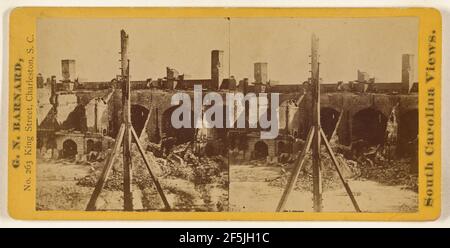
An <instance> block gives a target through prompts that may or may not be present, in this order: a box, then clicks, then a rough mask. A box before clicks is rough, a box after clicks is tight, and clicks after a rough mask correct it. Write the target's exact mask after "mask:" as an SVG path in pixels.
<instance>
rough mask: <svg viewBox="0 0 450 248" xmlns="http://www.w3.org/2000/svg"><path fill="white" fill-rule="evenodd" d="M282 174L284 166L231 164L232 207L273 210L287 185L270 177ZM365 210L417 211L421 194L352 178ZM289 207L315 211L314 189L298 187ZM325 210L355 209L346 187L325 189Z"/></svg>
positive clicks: (235, 209) (293, 193) (345, 210)
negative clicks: (279, 183)
mask: <svg viewBox="0 0 450 248" xmlns="http://www.w3.org/2000/svg"><path fill="white" fill-rule="evenodd" d="M279 175H280V167H275V166H253V165H231V166H230V193H229V194H230V211H244V212H273V211H274V210H275V209H276V206H277V204H278V201H279V200H280V197H281V194H282V191H283V188H281V187H276V186H271V185H269V182H266V181H265V179H266V178H269V179H270V178H276V177H278V176H279ZM348 183H349V185H350V187H351V189H352V191H353V193H354V195H355V197H356V200H357V202H358V204H359V206H360V208H361V210H362V211H363V212H414V211H417V206H418V196H417V193H416V192H414V191H411V190H405V189H403V187H402V186H387V185H382V184H379V183H377V182H373V181H367V180H362V179H360V180H352V181H349V182H348ZM285 210H287V211H304V212H311V211H313V209H312V193H311V192H308V191H300V190H295V191H293V192H292V193H291V195H290V197H289V200H288V202H287V204H286V208H285ZM323 210H324V211H326V212H353V211H354V208H353V205H352V203H351V201H350V199H349V198H348V196H347V194H346V192H345V189H344V188H343V187H337V188H336V189H333V190H330V191H324V192H323Z"/></svg>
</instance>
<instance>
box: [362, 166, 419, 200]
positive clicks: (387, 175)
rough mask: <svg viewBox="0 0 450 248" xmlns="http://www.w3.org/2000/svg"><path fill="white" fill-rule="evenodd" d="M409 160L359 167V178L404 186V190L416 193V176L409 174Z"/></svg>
mask: <svg viewBox="0 0 450 248" xmlns="http://www.w3.org/2000/svg"><path fill="white" fill-rule="evenodd" d="M410 168H411V163H410V161H409V160H405V159H403V160H397V161H391V162H388V161H385V162H378V163H375V164H374V165H373V166H361V177H362V178H365V179H368V180H373V181H377V182H379V183H382V184H386V185H404V186H405V187H404V188H405V189H409V190H412V191H415V192H418V175H417V174H415V173H410Z"/></svg>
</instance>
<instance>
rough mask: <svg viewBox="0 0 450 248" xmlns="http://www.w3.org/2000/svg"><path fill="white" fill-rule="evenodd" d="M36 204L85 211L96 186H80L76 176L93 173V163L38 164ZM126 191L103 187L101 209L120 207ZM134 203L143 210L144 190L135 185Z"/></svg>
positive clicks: (59, 162)
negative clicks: (108, 189)
mask: <svg viewBox="0 0 450 248" xmlns="http://www.w3.org/2000/svg"><path fill="white" fill-rule="evenodd" d="M37 169H38V172H37V193H36V205H37V209H39V210H84V209H85V208H86V206H87V203H88V201H89V198H90V196H91V194H92V191H93V188H88V187H81V186H78V185H76V183H77V182H76V180H75V179H76V178H81V177H84V176H86V175H88V174H89V173H90V170H91V166H89V165H86V164H74V163H73V162H71V161H64V160H60V161H46V162H43V161H39V162H38V166H37ZM122 194H123V193H122V192H120V191H107V190H103V191H102V193H101V194H100V196H99V198H98V200H97V208H98V209H108V210H116V209H117V210H120V209H122V207H123V198H122ZM133 194H134V198H133V204H134V206H135V207H136V209H142V202H141V192H140V190H139V189H138V188H137V187H134V188H133Z"/></svg>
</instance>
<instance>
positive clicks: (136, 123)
mask: <svg viewBox="0 0 450 248" xmlns="http://www.w3.org/2000/svg"><path fill="white" fill-rule="evenodd" d="M149 112H150V111H149V110H148V109H147V108H145V107H143V106H141V105H136V104H132V105H131V124H132V125H133V128H134V130H135V131H136V133H137V135H138V136H141V133H142V131H143V130H144V128H145V123H146V121H147V118H148V113H149Z"/></svg>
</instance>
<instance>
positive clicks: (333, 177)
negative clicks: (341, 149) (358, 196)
mask: <svg viewBox="0 0 450 248" xmlns="http://www.w3.org/2000/svg"><path fill="white" fill-rule="evenodd" d="M324 154H325V151H322V153H321V164H322V167H321V172H322V183H323V185H322V186H323V190H333V189H335V188H337V187H341V181H340V179H339V175H338V173H337V171H336V169H335V167H334V164H333V161H332V160H331V158H330V157H329V156H328V155H324ZM336 158H337V160H338V161H339V169H340V171H341V173H342V174H343V176H344V178H346V179H349V178H354V177H357V176H358V175H359V174H360V172H359V168H358V166H357V163H356V162H354V161H351V160H347V159H345V158H344V157H343V156H342V155H341V154H336ZM280 166H281V167H282V169H281V171H280V174H281V175H280V176H279V177H277V178H275V179H267V181H268V182H270V183H269V185H272V186H277V187H283V188H284V187H286V184H287V182H288V181H289V179H290V177H291V171H292V170H293V168H294V166H296V164H295V162H294V163H292V164H289V165H288V164H280ZM312 184H313V176H312V155H311V153H308V154H307V155H306V157H305V162H304V164H303V168H302V171H301V172H300V175H299V177H298V178H297V182H296V185H295V189H296V190H303V191H311V190H312Z"/></svg>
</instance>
